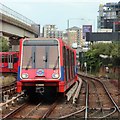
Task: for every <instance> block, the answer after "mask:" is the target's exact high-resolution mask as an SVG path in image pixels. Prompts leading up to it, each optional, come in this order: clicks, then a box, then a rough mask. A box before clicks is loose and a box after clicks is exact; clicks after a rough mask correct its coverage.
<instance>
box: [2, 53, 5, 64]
mask: <svg viewBox="0 0 120 120" xmlns="http://www.w3.org/2000/svg"><path fill="white" fill-rule="evenodd" d="M4 62H5V57H4V55H2V63H4Z"/></svg>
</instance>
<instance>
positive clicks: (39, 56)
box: [22, 40, 59, 69]
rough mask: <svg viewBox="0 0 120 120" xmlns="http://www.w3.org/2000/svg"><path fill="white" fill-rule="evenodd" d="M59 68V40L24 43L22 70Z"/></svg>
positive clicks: (27, 41) (28, 41)
mask: <svg viewBox="0 0 120 120" xmlns="http://www.w3.org/2000/svg"><path fill="white" fill-rule="evenodd" d="M58 67H59V52H58V41H57V40H26V41H24V42H23V56H22V68H24V69H31V68H32V69H35V68H36V69H39V68H42V69H48V68H50V69H55V68H58Z"/></svg>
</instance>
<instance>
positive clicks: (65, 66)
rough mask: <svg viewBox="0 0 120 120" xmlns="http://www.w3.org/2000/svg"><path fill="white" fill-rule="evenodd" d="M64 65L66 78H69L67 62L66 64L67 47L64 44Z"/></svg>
mask: <svg viewBox="0 0 120 120" xmlns="http://www.w3.org/2000/svg"><path fill="white" fill-rule="evenodd" d="M63 66H64V74H65V80H67V64H66V48H65V46H63Z"/></svg>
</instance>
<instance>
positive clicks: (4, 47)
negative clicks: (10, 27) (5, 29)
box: [0, 36, 9, 52]
mask: <svg viewBox="0 0 120 120" xmlns="http://www.w3.org/2000/svg"><path fill="white" fill-rule="evenodd" d="M8 50H9V45H8V41H7V39H6V38H4V37H3V36H0V52H7V51H8Z"/></svg>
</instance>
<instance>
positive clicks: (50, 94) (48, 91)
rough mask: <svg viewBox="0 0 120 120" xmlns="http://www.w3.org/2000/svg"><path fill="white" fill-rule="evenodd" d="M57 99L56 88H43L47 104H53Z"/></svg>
mask: <svg viewBox="0 0 120 120" xmlns="http://www.w3.org/2000/svg"><path fill="white" fill-rule="evenodd" d="M56 97H57V89H56V87H48V86H46V87H45V88H44V99H45V101H48V102H53V101H54V100H55V99H56Z"/></svg>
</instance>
